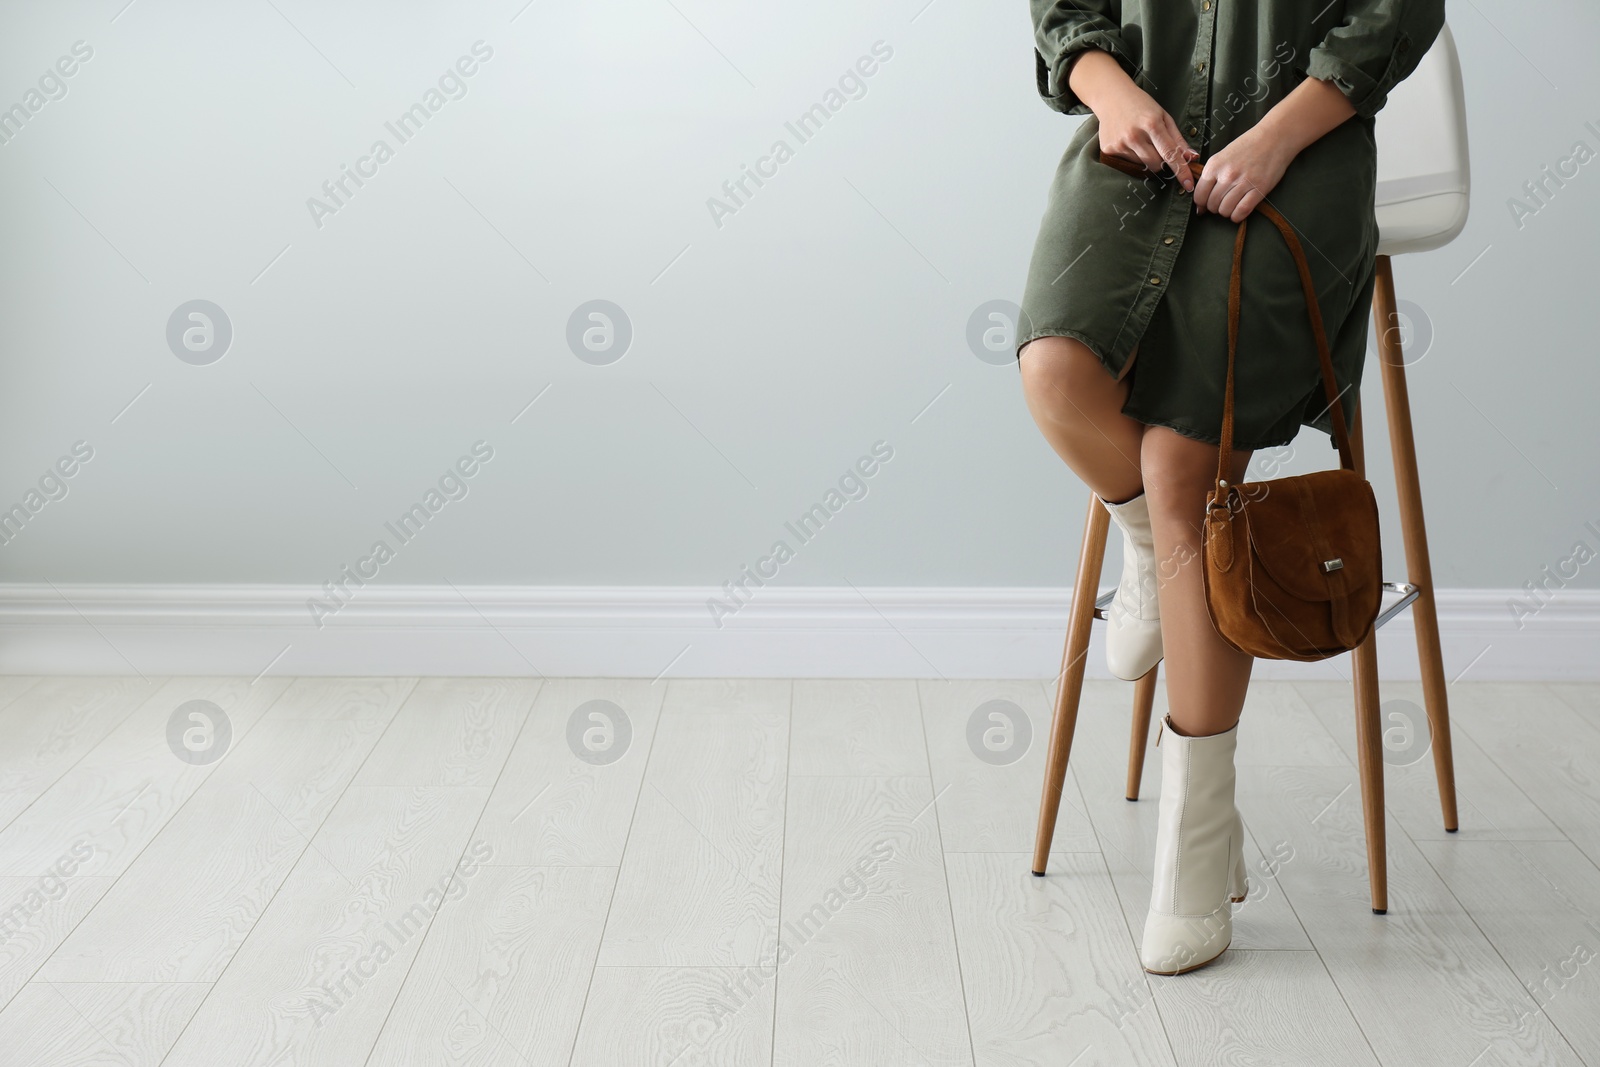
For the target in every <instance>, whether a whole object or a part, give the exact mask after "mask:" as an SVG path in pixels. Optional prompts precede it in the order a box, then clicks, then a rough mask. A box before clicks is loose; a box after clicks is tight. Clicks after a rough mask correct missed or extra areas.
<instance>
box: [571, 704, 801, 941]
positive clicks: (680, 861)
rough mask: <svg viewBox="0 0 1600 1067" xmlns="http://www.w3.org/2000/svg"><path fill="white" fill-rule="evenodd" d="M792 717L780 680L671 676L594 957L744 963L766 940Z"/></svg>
mask: <svg viewBox="0 0 1600 1067" xmlns="http://www.w3.org/2000/svg"><path fill="white" fill-rule="evenodd" d="M788 727H789V683H787V682H768V681H762V680H752V681H746V682H741V683H738V684H737V685H736V686H734V687H731V688H730V686H729V685H728V684H727V683H723V682H714V683H709V684H702V683H699V682H694V681H684V682H677V681H675V682H672V683H671V684H670V686H669V688H668V690H667V696H666V702H665V705H664V706H663V708H662V712H661V723H660V725H659V727H658V728H657V730H656V736H655V743H654V747H653V748H652V749H651V752H650V761H649V768H648V770H647V771H646V773H645V778H644V787H643V788H642V789H641V790H640V793H639V805H638V811H637V812H636V813H635V815H634V818H633V828H632V830H631V831H630V833H629V836H628V847H627V852H626V854H625V855H624V856H623V859H622V869H621V872H620V874H619V875H618V878H617V891H616V896H615V899H614V900H613V901H612V905H611V917H610V919H609V920H608V921H607V923H606V933H605V940H604V941H603V942H602V943H601V948H600V965H601V966H607V967H616V966H629V967H727V966H742V965H752V964H755V963H758V962H759V959H760V957H761V955H762V953H763V952H764V951H765V950H767V949H770V947H771V946H772V944H773V940H774V937H775V936H776V929H777V925H778V879H779V875H780V871H781V868H782V855H783V810H784V769H785V767H786V766H787V761H788V737H789V729H788Z"/></svg>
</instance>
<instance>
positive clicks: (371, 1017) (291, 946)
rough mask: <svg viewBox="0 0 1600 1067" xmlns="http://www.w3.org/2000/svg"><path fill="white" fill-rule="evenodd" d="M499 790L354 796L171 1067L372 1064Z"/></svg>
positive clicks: (305, 859) (219, 986) (209, 1000)
mask: <svg viewBox="0 0 1600 1067" xmlns="http://www.w3.org/2000/svg"><path fill="white" fill-rule="evenodd" d="M487 797H488V790H487V789H481V788H470V787H437V786H352V787H350V788H349V789H348V790H346V792H345V795H344V796H343V797H342V798H341V799H340V801H339V804H338V806H337V807H336V808H335V809H334V810H333V812H332V813H331V814H330V815H329V816H328V820H327V822H326V823H324V824H323V826H322V827H321V828H320V829H319V830H318V831H317V834H316V837H315V839H314V840H313V841H312V843H311V847H310V848H308V849H307V850H306V851H305V852H304V853H303V854H302V855H301V857H300V862H299V863H297V864H296V865H295V868H294V870H293V871H291V872H290V875H289V877H288V879H287V880H286V881H285V882H284V885H283V887H282V889H281V890H280V891H279V893H278V894H277V895H276V896H275V897H274V898H273V900H272V903H271V904H270V905H269V906H268V907H267V910H266V912H265V913H263V914H262V916H261V919H260V921H259V922H257V923H256V924H255V927H254V928H253V929H252V930H251V932H250V936H249V937H248V938H246V939H245V942H244V944H243V945H242V946H240V948H239V951H238V952H237V953H236V954H235V955H234V957H233V959H232V961H231V962H230V963H229V965H228V967H227V969H226V970H225V971H224V972H223V973H222V976H221V977H220V978H219V979H218V980H217V982H216V984H215V985H214V986H213V987H212V989H211V992H210V994H209V995H208V996H207V997H206V999H205V1002H204V1003H203V1004H202V1005H201V1006H200V1009H199V1010H198V1011H197V1012H196V1013H195V1016H194V1019H193V1020H192V1021H191V1022H190V1023H189V1025H188V1027H187V1028H186V1029H185V1030H184V1031H183V1034H182V1036H181V1037H179V1039H178V1041H177V1043H176V1044H175V1045H174V1046H173V1049H172V1052H171V1054H170V1055H169V1056H168V1058H167V1060H166V1067H188V1065H193V1067H212V1065H214V1064H217V1063H219V1062H234V1063H279V1062H288V1063H294V1064H296V1065H297V1067H310V1065H322V1064H326V1065H328V1067H347V1065H348V1064H352V1063H361V1062H362V1061H363V1060H364V1059H365V1058H366V1057H367V1055H368V1053H370V1052H371V1050H372V1046H373V1044H374V1042H375V1041H376V1040H377V1037H378V1033H379V1031H380V1029H381V1028H382V1026H383V1022H384V1019H385V1018H386V1016H387V1014H388V1012H389V1009H390V1007H391V1005H392V1004H393V1002H394V999H395V996H396V994H397V993H398V992H399V990H400V985H401V982H402V981H403V980H404V978H405V975H406V971H407V969H408V968H409V967H410V965H411V962H412V960H413V959H414V957H415V955H416V952H417V949H418V948H419V947H420V945H421V943H422V940H423V937H424V936H425V934H426V931H427V928H428V926H429V924H430V923H431V921H432V919H433V916H434V914H435V913H436V909H437V908H438V907H439V905H440V904H441V903H442V902H443V899H444V893H445V891H446V888H447V887H448V886H449V884H450V879H451V877H452V875H453V874H454V872H455V870H456V866H457V863H458V862H459V861H460V860H461V857H462V855H463V852H464V850H465V849H466V847H467V844H468V841H467V836H468V834H469V833H470V831H471V829H472V826H473V823H474V822H475V821H476V819H477V817H478V813H479V812H480V811H481V810H482V807H483V802H484V801H485V800H486V799H487Z"/></svg>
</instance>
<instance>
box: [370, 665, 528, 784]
mask: <svg viewBox="0 0 1600 1067" xmlns="http://www.w3.org/2000/svg"><path fill="white" fill-rule="evenodd" d="M539 686H540V683H539V681H537V680H532V679H522V678H428V679H424V680H423V681H421V682H419V683H418V684H417V686H416V688H414V689H413V690H411V693H410V694H409V695H408V696H407V697H406V702H405V704H404V705H403V706H402V707H401V708H400V711H399V712H398V713H397V714H396V715H395V717H394V720H393V723H392V725H391V727H390V729H388V730H387V731H385V733H384V736H383V740H381V741H379V742H378V745H377V747H376V748H374V749H373V750H372V755H371V756H369V757H368V758H367V761H366V763H365V764H363V765H362V768H361V773H360V774H358V775H357V776H356V780H355V784H356V785H471V786H492V785H494V784H495V780H496V779H497V778H498V777H499V776H500V770H501V768H502V767H503V766H504V765H505V762H506V757H507V756H508V755H509V754H510V752H511V744H512V742H513V741H515V740H516V738H517V733H518V732H519V731H520V730H521V729H522V724H523V720H524V719H525V718H526V717H527V714H528V708H529V706H530V705H531V704H532V703H533V699H534V697H535V695H536V694H537V693H538V691H539Z"/></svg>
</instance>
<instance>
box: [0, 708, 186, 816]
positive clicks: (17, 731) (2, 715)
mask: <svg viewBox="0 0 1600 1067" xmlns="http://www.w3.org/2000/svg"><path fill="white" fill-rule="evenodd" d="M165 681H166V679H165V678H151V679H149V680H148V681H147V680H145V679H142V678H45V679H43V680H41V681H39V682H37V683H35V684H34V685H31V686H29V687H28V688H27V689H25V690H23V691H22V692H21V693H19V694H17V696H16V697H15V698H14V699H13V700H12V701H11V702H10V703H8V704H6V705H5V707H3V708H0V737H3V738H5V739H6V743H5V745H3V746H0V827H4V826H7V825H9V824H10V823H11V821H12V820H13V819H15V818H16V817H17V816H18V815H19V814H21V813H22V812H23V811H24V810H25V809H26V808H27V807H28V805H30V804H32V803H33V801H34V800H35V799H36V798H37V797H38V796H39V794H41V793H43V792H44V791H45V790H46V789H48V788H50V786H51V784H52V783H54V782H55V780H56V779H57V778H59V777H61V775H62V774H64V773H66V771H67V769H68V768H70V767H71V766H72V765H73V764H75V763H77V762H78V760H80V759H82V758H83V756H84V755H85V754H86V753H88V752H90V751H92V750H93V749H94V747H95V746H96V745H98V744H99V743H100V741H101V739H103V738H104V737H105V736H106V735H107V734H109V733H110V732H111V731H112V730H114V729H116V728H117V724H118V723H120V722H122V721H123V720H124V719H126V718H127V717H128V716H129V715H132V714H133V713H134V711H135V710H136V709H137V708H138V707H139V705H140V704H142V703H144V701H145V700H147V699H149V697H150V696H151V694H153V693H155V692H156V691H157V690H158V689H160V688H161V686H162V684H163V683H165Z"/></svg>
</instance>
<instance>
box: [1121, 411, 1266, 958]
mask: <svg viewBox="0 0 1600 1067" xmlns="http://www.w3.org/2000/svg"><path fill="white" fill-rule="evenodd" d="M1143 446H1144V447H1143V452H1142V456H1143V466H1144V484H1145V496H1146V498H1147V499H1148V500H1149V506H1150V522H1151V527H1152V529H1153V532H1154V534H1155V554H1156V559H1157V561H1158V563H1157V576H1158V577H1157V590H1158V595H1159V599H1160V604H1161V637H1162V644H1163V646H1164V648H1165V650H1166V661H1167V671H1166V674H1167V725H1168V726H1170V727H1171V728H1172V731H1173V733H1174V734H1176V735H1177V736H1170V735H1169V736H1168V737H1167V738H1166V747H1165V748H1164V749H1163V750H1162V756H1161V808H1160V815H1159V818H1158V819H1157V822H1156V849H1155V860H1154V876H1153V877H1152V879H1151V885H1150V911H1149V913H1148V914H1147V915H1146V917H1145V925H1144V936H1143V938H1142V940H1141V941H1140V945H1139V957H1140V960H1141V961H1142V962H1143V963H1144V967H1145V969H1146V970H1148V971H1151V972H1153V973H1155V974H1179V973H1182V972H1183V971H1187V970H1192V969H1194V968H1195V967H1200V966H1203V965H1205V964H1207V963H1209V962H1211V961H1212V960H1214V959H1216V958H1217V957H1218V956H1220V955H1221V954H1222V952H1223V951H1224V950H1225V949H1226V948H1227V947H1228V945H1229V943H1230V942H1231V941H1232V940H1233V904H1232V903H1231V902H1238V901H1241V900H1243V899H1244V898H1245V895H1246V893H1247V891H1248V885H1247V879H1246V875H1245V868H1244V845H1243V842H1244V827H1243V824H1242V823H1241V821H1240V819H1239V811H1238V808H1237V807H1236V806H1235V804H1234V782H1235V776H1234V769H1233V754H1234V750H1235V746H1236V744H1237V742H1238V738H1239V732H1238V730H1237V729H1235V727H1236V726H1237V725H1238V722H1239V712H1240V710H1241V709H1242V708H1243V706H1244V696H1245V689H1246V687H1247V686H1248V685H1249V682H1250V667H1251V665H1252V664H1253V663H1254V662H1255V660H1254V659H1253V658H1252V657H1250V656H1248V655H1245V654H1244V653H1242V652H1238V651H1236V650H1235V649H1233V648H1232V647H1231V646H1229V645H1228V644H1227V643H1226V642H1224V641H1223V640H1222V638H1221V637H1219V636H1217V632H1216V629H1215V628H1214V627H1213V626H1212V625H1211V617H1210V615H1209V614H1208V613H1207V611H1206V602H1205V586H1204V584H1203V582H1202V571H1201V568H1202V567H1203V566H1204V565H1205V564H1204V559H1203V557H1202V555H1201V547H1202V546H1201V529H1202V523H1203V521H1204V516H1205V506H1206V496H1207V494H1208V493H1209V492H1210V489H1211V485H1212V482H1213V480H1214V479H1215V478H1216V476H1217V446H1216V445H1212V444H1207V443H1205V442H1204V441H1196V440H1194V439H1193V438H1189V437H1185V436H1183V435H1182V434H1180V433H1178V432H1177V431H1175V430H1171V429H1168V428H1167V427H1165V426H1151V427H1150V428H1149V429H1148V430H1147V431H1146V432H1145V435H1144V441H1143ZM1249 462H1250V453H1249V452H1237V453H1235V454H1234V456H1233V464H1232V466H1233V470H1232V471H1230V472H1229V478H1230V480H1233V481H1237V480H1239V479H1240V478H1241V477H1242V476H1243V474H1244V469H1245V467H1246V465H1248V464H1249Z"/></svg>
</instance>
